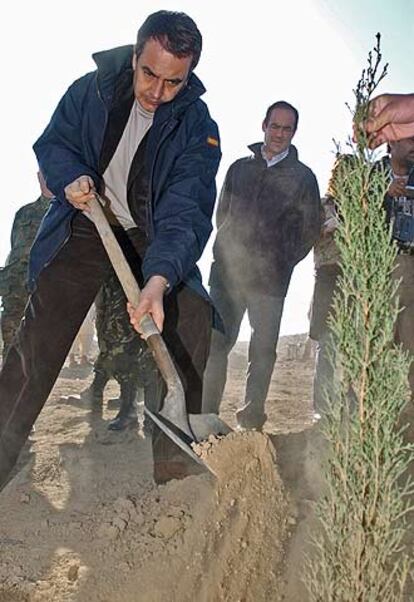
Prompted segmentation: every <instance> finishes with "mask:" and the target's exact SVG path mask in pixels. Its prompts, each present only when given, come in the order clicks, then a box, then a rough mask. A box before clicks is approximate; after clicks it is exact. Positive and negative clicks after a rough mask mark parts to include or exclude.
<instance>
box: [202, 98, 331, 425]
mask: <svg viewBox="0 0 414 602" xmlns="http://www.w3.org/2000/svg"><path fill="white" fill-rule="evenodd" d="M297 125H298V112H297V110H296V109H295V108H294V107H293V106H292V105H290V104H289V103H287V102H285V101H279V102H276V103H274V104H272V105H271V106H270V107H269V108H268V110H267V112H266V116H265V119H264V121H263V124H262V130H263V132H264V143H261V142H259V143H257V144H253V145H251V146H250V147H249V148H250V150H251V151H252V154H251V155H250V156H248V157H245V158H242V159H239V160H238V161H236V162H235V163H233V165H231V166H230V168H229V170H228V172H227V175H226V179H225V182H224V186H223V190H222V192H221V196H220V200H219V205H218V209H217V228H218V231H217V237H216V241H215V243H214V248H213V254H214V262H213V265H212V267H211V273H210V286H211V290H210V294H211V297H212V299H213V302H214V304H215V306H216V307H217V309H218V312H219V314H220V316H221V318H222V320H223V323H224V331H225V333H224V334H223V333H221V332H218V331H213V335H212V342H211V350H210V356H209V360H208V363H207V368H206V372H205V375H204V391H203V411H204V412H216V413H218V411H219V406H220V402H221V399H222V396H223V391H224V387H225V383H226V375H227V358H228V355H229V353H230V350H231V349H232V347H233V345H234V344H235V342H236V340H237V336H238V333H239V329H240V324H241V321H242V319H243V316H244V314H245V312H246V311H247V314H248V317H249V321H250V325H251V329H252V336H251V339H250V345H249V363H248V369H247V384H246V394H245V400H244V405H243V407H241V408H240V409H239V410H238V411H237V413H236V416H237V421H238V424H239V426H240V427H243V428H260V427H261V426H262V425H263V424H264V422H265V421H266V414H265V411H264V405H265V400H266V395H267V392H268V388H269V384H270V379H271V375H272V371H273V366H274V363H275V360H276V345H277V341H278V337H279V327H280V320H281V317H282V311H283V304H284V300H285V296H286V293H287V290H288V286H289V282H290V278H291V275H292V272H293V269H294V267H295V265H296V264H297V263H298V262H299V261H301V260H302V259H303V258H304V257H305V256H306V255H307V254H308V253H309V251H310V249H311V248H312V246H313V244H314V242H315V241H316V239H317V237H318V234H319V225H320V224H319V220H320V199H319V190H318V184H317V181H316V178H315V176H314V174H313V173H312V171H311V170H310V169H309V168H308V167H307V166H306V165H304V164H303V163H301V162H300V161H299V159H298V153H297V150H296V148H295V147H294V146H293V145H292V144H291V142H292V138H293V136H294V135H295V132H296V129H297Z"/></svg>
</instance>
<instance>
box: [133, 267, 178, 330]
mask: <svg viewBox="0 0 414 602" xmlns="http://www.w3.org/2000/svg"><path fill="white" fill-rule="evenodd" d="M167 284H168V283H167V279H166V278H164V276H151V278H150V279H149V280H148V282H147V284H146V285H145V286H144V288H143V289H142V292H141V297H140V300H139V303H138V305H137V307H133V306H132V305H131V304H130V303H128V305H127V309H128V313H129V319H130V322H131V324H132V326H133V327H134V328H135V330H136V331H137V332H139V333H140V334H143V333H142V330H141V328H140V322H141V320H142V318H143V317H144V316H145V314H148V315H150V316H151V318H152V319H153V320H154V322H155V325H156V327H157V328H158V330H159V331H160V332H162V329H163V326H164V293H165V290H166V288H167Z"/></svg>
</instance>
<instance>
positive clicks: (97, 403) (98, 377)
mask: <svg viewBox="0 0 414 602" xmlns="http://www.w3.org/2000/svg"><path fill="white" fill-rule="evenodd" d="M108 380H109V379H108V376H107V375H106V373H105V372H101V371H100V370H98V371H95V373H94V377H93V381H92V382H91V384H90V385H89V387H87V388H86V389H85V390H84V391H82V393H81V394H80V399H81V401H82V402H85V404H88V405H90V406H91V407H92V408H96V407H102V403H103V393H104V389H105V385H106V383H107V382H108Z"/></svg>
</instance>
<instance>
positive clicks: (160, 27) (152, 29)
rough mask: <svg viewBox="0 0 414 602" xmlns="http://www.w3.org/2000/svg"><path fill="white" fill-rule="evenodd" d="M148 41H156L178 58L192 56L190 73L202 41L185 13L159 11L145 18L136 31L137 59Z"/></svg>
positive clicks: (199, 52)
mask: <svg viewBox="0 0 414 602" xmlns="http://www.w3.org/2000/svg"><path fill="white" fill-rule="evenodd" d="M150 39H155V40H157V41H158V42H159V43H160V44H161V46H162V47H163V48H164V49H165V50H167V52H169V53H170V54H173V55H174V56H176V57H178V58H184V57H187V56H192V59H193V60H192V63H191V68H190V71H192V70H193V69H194V68H195V67H196V65H197V63H198V61H199V58H200V54H201V47H202V43H203V39H202V37H201V33H200V32H199V30H198V28H197V25H196V24H195V23H194V21H193V20H192V19H191V17H189V16H188V15H186V14H185V13H178V12H172V11H169V10H159V11H158V12H156V13H152V15H150V16H149V17H147V18H146V19H145V21H144V23H143V24H142V25H141V27H140V28H139V29H138V34H137V42H136V45H135V54H136V57H137V58H139V56H140V55H141V53H142V51H143V50H144V46H145V44H146V43H147V42H148V40H150Z"/></svg>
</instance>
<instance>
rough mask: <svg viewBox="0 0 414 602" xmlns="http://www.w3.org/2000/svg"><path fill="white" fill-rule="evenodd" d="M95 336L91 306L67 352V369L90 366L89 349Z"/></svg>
mask: <svg viewBox="0 0 414 602" xmlns="http://www.w3.org/2000/svg"><path fill="white" fill-rule="evenodd" d="M94 334H95V306H94V305H92V307H91V308H90V310H89V311H88V313H87V315H86V318H85V319H84V321H83V323H82V326H81V327H80V329H79V332H78V334H77V335H76V338H75V340H74V342H73V345H72V348H71V350H70V352H69V368H75V367H76V366H90V365H91V359H92V358H91V349H92V343H93V337H94ZM78 359H79V361H78Z"/></svg>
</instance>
